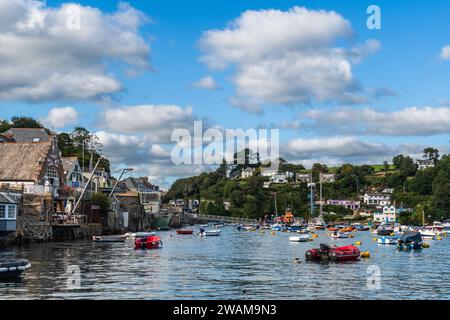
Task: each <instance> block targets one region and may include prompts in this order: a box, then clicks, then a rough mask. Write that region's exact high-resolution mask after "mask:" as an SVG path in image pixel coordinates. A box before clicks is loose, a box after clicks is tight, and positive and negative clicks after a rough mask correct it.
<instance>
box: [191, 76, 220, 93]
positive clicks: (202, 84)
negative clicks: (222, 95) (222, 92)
mask: <svg viewBox="0 0 450 320" xmlns="http://www.w3.org/2000/svg"><path fill="white" fill-rule="evenodd" d="M192 86H193V87H194V88H197V89H205V90H215V89H218V88H219V85H218V84H217V82H216V80H214V78H213V77H211V76H206V77H203V78H201V79H200V80H198V81H197V82H195V83H193V84H192Z"/></svg>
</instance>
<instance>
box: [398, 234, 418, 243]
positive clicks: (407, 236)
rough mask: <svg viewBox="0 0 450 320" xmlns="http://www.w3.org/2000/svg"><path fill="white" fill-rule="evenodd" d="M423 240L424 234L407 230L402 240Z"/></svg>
mask: <svg viewBox="0 0 450 320" xmlns="http://www.w3.org/2000/svg"><path fill="white" fill-rule="evenodd" d="M420 240H422V235H421V234H420V233H419V232H417V231H406V232H404V233H403V234H402V236H401V238H400V241H402V242H411V241H420Z"/></svg>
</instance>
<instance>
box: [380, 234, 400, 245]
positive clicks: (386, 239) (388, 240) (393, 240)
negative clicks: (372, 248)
mask: <svg viewBox="0 0 450 320" xmlns="http://www.w3.org/2000/svg"><path fill="white" fill-rule="evenodd" d="M398 238H399V237H398V236H382V237H379V238H378V240H377V241H378V243H379V244H397V241H398Z"/></svg>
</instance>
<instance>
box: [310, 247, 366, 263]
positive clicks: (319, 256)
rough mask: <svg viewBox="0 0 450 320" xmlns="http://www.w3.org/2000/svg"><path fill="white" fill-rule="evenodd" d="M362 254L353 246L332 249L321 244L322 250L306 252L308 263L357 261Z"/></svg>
mask: <svg viewBox="0 0 450 320" xmlns="http://www.w3.org/2000/svg"><path fill="white" fill-rule="evenodd" d="M360 254H361V252H360V251H359V249H358V248H357V247H355V246H353V245H350V246H344V247H335V246H332V247H330V246H329V245H327V244H323V243H321V244H320V248H317V249H311V250H308V251H306V253H305V257H306V260H308V261H328V260H331V261H333V262H341V261H355V260H357V259H358V258H359V256H360Z"/></svg>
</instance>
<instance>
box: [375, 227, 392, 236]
mask: <svg viewBox="0 0 450 320" xmlns="http://www.w3.org/2000/svg"><path fill="white" fill-rule="evenodd" d="M393 233H394V230H393V229H385V228H378V229H377V235H379V236H390V235H391V234H393Z"/></svg>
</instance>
